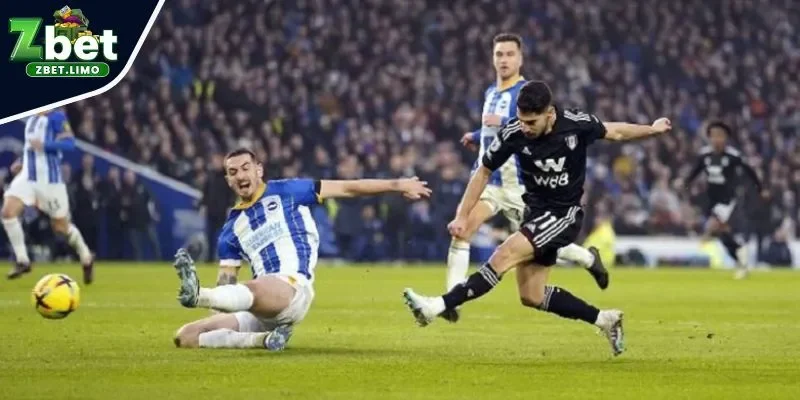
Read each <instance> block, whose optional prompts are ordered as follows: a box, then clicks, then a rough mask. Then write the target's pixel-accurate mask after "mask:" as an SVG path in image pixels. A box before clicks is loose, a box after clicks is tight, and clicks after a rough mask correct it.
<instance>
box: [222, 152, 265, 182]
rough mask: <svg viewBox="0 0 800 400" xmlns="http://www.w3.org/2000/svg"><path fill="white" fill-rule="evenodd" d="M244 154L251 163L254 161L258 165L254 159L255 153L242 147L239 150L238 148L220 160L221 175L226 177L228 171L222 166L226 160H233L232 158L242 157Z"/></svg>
mask: <svg viewBox="0 0 800 400" xmlns="http://www.w3.org/2000/svg"><path fill="white" fill-rule="evenodd" d="M245 154H249V155H250V158H251V159H252V160H253V161H255V162H256V163H258V160H257V159H256V153H253V151H252V150H249V149H245V148H244V147H240V148H238V149H236V150H233V151H231V152H229V153H228V154H225V158H223V159H222V163H223V168H222V173H223V174H225V176H227V175H228V169H227V168H225V166H224V163H225V161H228V159H230V158H233V157H237V156H243V155H245Z"/></svg>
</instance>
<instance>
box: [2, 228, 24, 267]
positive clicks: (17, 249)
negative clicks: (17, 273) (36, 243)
mask: <svg viewBox="0 0 800 400" xmlns="http://www.w3.org/2000/svg"><path fill="white" fill-rule="evenodd" d="M3 229H5V230H6V235H7V236H8V241H9V242H11V247H12V248H13V249H14V256H15V257H16V259H17V262H18V263H20V264H30V263H31V260H30V259H29V258H28V249H27V248H26V247H25V232H23V230H22V224H21V223H20V222H19V218H11V219H3Z"/></svg>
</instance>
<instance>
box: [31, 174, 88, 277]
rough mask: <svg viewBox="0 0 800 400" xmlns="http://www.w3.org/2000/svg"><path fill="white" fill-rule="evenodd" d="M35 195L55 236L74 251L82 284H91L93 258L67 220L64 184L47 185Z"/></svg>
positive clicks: (76, 229) (77, 232) (81, 236)
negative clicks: (79, 263) (58, 235)
mask: <svg viewBox="0 0 800 400" xmlns="http://www.w3.org/2000/svg"><path fill="white" fill-rule="evenodd" d="M39 192H40V193H37V197H38V198H39V203H40V205H39V206H40V207H41V209H42V210H43V211H44V212H46V213H47V214H48V215H49V216H50V226H51V227H52V228H53V231H54V232H55V233H57V234H61V235H63V236H64V237H65V238H66V239H67V243H68V244H69V245H70V247H72V248H73V249H75V252H76V253H77V254H78V258H79V259H80V262H81V265H83V282H84V283H86V284H90V283H92V281H93V280H94V276H93V275H94V268H93V267H94V257H93V256H92V252H91V250H89V246H87V245H86V241H84V240H83V235H82V234H81V232H80V230H78V227H76V226H75V224H73V223H72V222H71V221H70V219H69V198H68V197H67V187H66V185H64V184H49V185H47V187H46V188H44V189H43V190H39Z"/></svg>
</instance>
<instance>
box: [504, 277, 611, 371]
mask: <svg viewBox="0 0 800 400" xmlns="http://www.w3.org/2000/svg"><path fill="white" fill-rule="evenodd" d="M549 275H550V268H549V267H545V266H542V265H538V264H536V263H526V264H523V265H519V266H517V288H518V290H519V297H520V301H521V302H522V305H524V306H526V307H531V308H535V309H537V310H541V311H547V312H550V313H553V314H556V315H558V316H560V317H562V318H567V319H574V320H580V321H584V322H586V323H588V324H592V325H595V326H597V327H598V328H600V329H601V330H602V331H603V333H604V334H605V336H606V337H607V338H608V341H609V343H610V344H611V348H612V351H613V353H614V355H619V354H621V353H622V352H623V351H624V347H623V345H624V331H623V329H622V312H621V311H619V310H600V309H598V308H597V307H595V306H593V305H591V304H588V303H587V302H585V301H584V300H582V299H580V298H578V297H576V296H575V295H573V294H572V293H570V292H569V291H567V290H566V289H564V288H561V287H557V286H551V285H548V284H547V280H548V277H549Z"/></svg>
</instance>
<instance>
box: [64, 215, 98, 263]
mask: <svg viewBox="0 0 800 400" xmlns="http://www.w3.org/2000/svg"><path fill="white" fill-rule="evenodd" d="M67 243H69V245H70V246H72V248H73V249H75V251H76V252H77V253H78V257H80V259H81V263H82V264H89V263H91V262H92V252H91V251H90V250H89V246H87V245H86V242H84V241H83V235H81V231H79V230H78V227H77V226H75V224H69V229H68V230H67Z"/></svg>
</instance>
